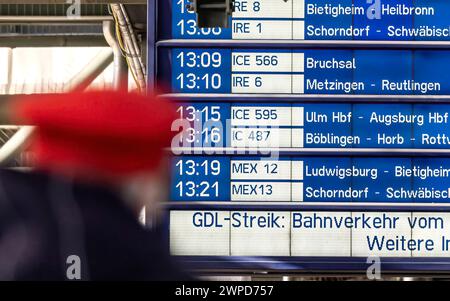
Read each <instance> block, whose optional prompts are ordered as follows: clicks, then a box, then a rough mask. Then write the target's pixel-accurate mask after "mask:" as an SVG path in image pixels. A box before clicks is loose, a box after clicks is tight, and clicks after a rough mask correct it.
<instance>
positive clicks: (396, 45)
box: [156, 39, 450, 49]
mask: <svg viewBox="0 0 450 301" xmlns="http://www.w3.org/2000/svg"><path fill="white" fill-rule="evenodd" d="M156 47H167V48H172V47H182V48H188V47H196V48H211V47H214V48H296V49H304V48H352V49H450V41H374V40H371V41H354V40H351V41H350V40H342V41H338V40H330V41H325V40H187V39H171V40H161V41H158V42H157V43H156Z"/></svg>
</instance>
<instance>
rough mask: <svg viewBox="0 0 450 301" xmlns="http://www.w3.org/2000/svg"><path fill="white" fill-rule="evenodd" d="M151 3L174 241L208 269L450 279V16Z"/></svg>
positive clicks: (337, 7) (429, 1)
mask: <svg viewBox="0 0 450 301" xmlns="http://www.w3.org/2000/svg"><path fill="white" fill-rule="evenodd" d="M186 4H187V0H164V1H163V0H160V1H158V5H155V6H153V5H149V15H150V16H155V18H156V19H157V22H155V23H152V22H150V23H149V32H150V35H149V39H148V40H149V42H148V51H149V52H148V54H149V56H148V59H149V80H150V83H154V82H158V83H160V84H161V85H160V88H161V89H160V90H162V91H163V92H161V93H162V94H164V95H162V97H168V98H170V99H171V100H173V101H174V102H175V104H176V108H177V115H178V119H177V120H176V121H175V122H174V124H173V125H172V130H173V131H174V139H173V141H172V146H171V150H170V153H171V159H170V194H169V202H168V204H167V207H168V209H169V212H168V215H167V225H168V229H167V233H168V234H169V236H170V238H169V243H170V250H171V252H172V254H173V255H176V256H178V257H179V258H180V259H182V260H184V261H186V262H187V263H189V264H192V265H193V267H194V268H195V269H201V270H206V271H216V270H226V271H241V270H245V271H249V272H253V271H272V272H274V271H275V272H277V271H278V272H280V271H293V272H296V271H309V272H313V273H314V272H315V271H321V272H323V271H339V272H361V273H365V270H366V269H367V266H368V262H369V261H368V260H369V258H372V257H377V258H379V259H380V260H381V263H382V267H383V269H385V270H386V271H391V272H411V273H415V272H419V271H432V272H433V271H441V272H446V273H449V272H450V124H449V123H450V120H449V114H450V72H449V71H448V70H450V2H448V1H441V0H414V1H413V0H374V1H366V0H335V1H325V0H235V1H234V12H233V14H232V16H231V18H230V22H229V23H230V27H229V28H198V27H197V24H196V15H195V14H194V13H192V12H189V11H187V9H186Z"/></svg>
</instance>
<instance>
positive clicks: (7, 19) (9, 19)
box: [0, 16, 114, 25]
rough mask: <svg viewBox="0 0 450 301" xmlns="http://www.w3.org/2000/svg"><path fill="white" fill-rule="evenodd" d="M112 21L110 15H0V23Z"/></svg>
mask: <svg viewBox="0 0 450 301" xmlns="http://www.w3.org/2000/svg"><path fill="white" fill-rule="evenodd" d="M103 21H114V19H113V17H112V16H81V17H77V18H69V17H66V16H0V24H30V23H39V24H53V25H54V24H58V23H61V24H71V23H102V22H103Z"/></svg>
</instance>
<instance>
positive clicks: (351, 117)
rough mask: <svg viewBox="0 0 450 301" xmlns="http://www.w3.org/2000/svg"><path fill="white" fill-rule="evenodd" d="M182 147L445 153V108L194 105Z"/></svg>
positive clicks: (448, 131) (448, 130) (448, 140)
mask: <svg viewBox="0 0 450 301" xmlns="http://www.w3.org/2000/svg"><path fill="white" fill-rule="evenodd" d="M178 112H179V114H180V117H181V118H183V119H185V120H188V121H189V123H188V124H186V126H185V128H183V130H184V131H185V135H184V136H183V135H181V134H180V135H179V146H183V147H200V148H201V147H256V148H269V149H274V150H276V149H286V148H293V149H303V148H336V149H345V148H362V149H365V148H380V149H449V148H450V127H449V114H450V105H448V104H393V103H380V104H341V103H339V104H323V103H319V104H315V103H303V104H302V103H264V104H255V103H240V102H236V103H234V102H227V103H193V104H179V107H178Z"/></svg>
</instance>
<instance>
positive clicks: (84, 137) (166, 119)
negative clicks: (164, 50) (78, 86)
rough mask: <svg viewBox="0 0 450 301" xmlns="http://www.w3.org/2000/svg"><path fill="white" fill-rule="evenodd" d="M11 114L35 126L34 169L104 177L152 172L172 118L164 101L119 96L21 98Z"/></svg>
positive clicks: (94, 93)
mask: <svg viewBox="0 0 450 301" xmlns="http://www.w3.org/2000/svg"><path fill="white" fill-rule="evenodd" d="M13 114H15V115H16V117H17V118H18V120H21V121H22V122H23V123H24V124H30V125H35V126H37V129H36V134H35V137H34V139H33V142H32V149H33V151H34V153H35V155H36V166H37V167H38V168H39V167H40V168H43V169H51V170H56V171H58V170H60V171H62V172H70V173H74V172H75V173H76V174H80V173H81V174H83V173H85V174H86V175H90V176H107V177H109V176H127V175H131V174H135V173H138V172H145V171H150V170H153V169H156V168H157V167H158V166H159V165H160V163H161V159H162V157H163V155H164V152H163V148H164V147H167V146H169V145H170V141H171V138H172V136H173V135H172V134H171V130H170V127H171V123H172V122H173V120H175V118H176V112H175V106H174V105H173V104H172V103H171V102H169V101H168V100H167V99H157V98H156V97H155V96H143V95H139V94H134V93H127V92H121V91H119V92H118V91H92V92H85V93H82V92H73V93H67V94H48V95H35V96H32V95H30V96H25V97H24V98H23V99H21V100H19V101H18V102H16V104H15V105H14V108H13Z"/></svg>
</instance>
